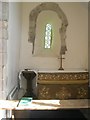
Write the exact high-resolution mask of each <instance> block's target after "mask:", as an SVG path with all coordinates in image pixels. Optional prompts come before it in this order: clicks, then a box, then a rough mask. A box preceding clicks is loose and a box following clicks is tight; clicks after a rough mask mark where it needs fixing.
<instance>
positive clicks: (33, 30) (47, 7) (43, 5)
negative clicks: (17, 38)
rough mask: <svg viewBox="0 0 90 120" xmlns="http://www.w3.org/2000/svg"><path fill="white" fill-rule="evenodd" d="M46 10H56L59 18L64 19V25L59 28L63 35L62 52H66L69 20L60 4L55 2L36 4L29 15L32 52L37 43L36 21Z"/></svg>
mask: <svg viewBox="0 0 90 120" xmlns="http://www.w3.org/2000/svg"><path fill="white" fill-rule="evenodd" d="M44 10H51V11H54V12H56V14H57V15H58V17H59V19H60V20H61V21H62V25H61V27H60V28H59V33H60V37H61V49H60V54H65V52H66V51H67V47H66V42H65V39H66V29H67V26H68V20H67V17H66V15H65V14H64V12H63V11H62V9H61V8H60V7H59V5H58V4H57V3H55V2H44V3H41V4H40V5H38V6H36V7H35V8H34V9H33V10H32V11H31V12H30V15H29V38H28V41H29V42H31V43H32V45H33V49H32V54H33V53H34V43H35V36H36V23H37V17H38V15H39V13H40V12H42V11H44Z"/></svg>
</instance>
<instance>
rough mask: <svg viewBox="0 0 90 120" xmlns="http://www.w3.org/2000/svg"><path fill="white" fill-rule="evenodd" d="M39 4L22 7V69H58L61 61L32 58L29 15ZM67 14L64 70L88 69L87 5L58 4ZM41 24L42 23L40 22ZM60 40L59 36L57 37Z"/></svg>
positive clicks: (25, 4) (48, 58)
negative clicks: (29, 40)
mask: <svg viewBox="0 0 90 120" xmlns="http://www.w3.org/2000/svg"><path fill="white" fill-rule="evenodd" d="M38 4H39V3H38V2H37V3H35V2H34V3H33V2H32V3H30V2H29V3H25V2H24V3H23V6H22V41H21V50H20V69H24V68H31V69H41V68H42V69H58V68H59V60H58V58H53V57H35V56H32V45H31V43H29V42H28V32H29V14H30V11H31V10H32V9H33V8H35V7H36V6H37V5H38ZM58 4H59V5H60V7H61V9H62V10H63V12H64V13H65V14H66V16H67V19H68V22H69V25H68V27H67V32H66V34H67V38H66V44H67V49H68V51H67V53H66V55H65V56H64V57H65V59H64V60H63V67H64V68H72V69H74V68H77V69H78V68H80V69H87V68H88V6H87V4H86V3H79V2H77V3H73V2H72V3H70V2H67V3H66V2H64V3H62V2H61V3H58ZM39 23H40V22H39ZM57 38H59V36H57Z"/></svg>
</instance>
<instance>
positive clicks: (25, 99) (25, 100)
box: [17, 97, 33, 107]
mask: <svg viewBox="0 0 90 120" xmlns="http://www.w3.org/2000/svg"><path fill="white" fill-rule="evenodd" d="M32 99H33V98H32V97H22V98H21V99H20V100H19V103H18V105H17V106H18V107H19V106H29V105H30V104H31V102H32Z"/></svg>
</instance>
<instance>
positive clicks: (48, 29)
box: [44, 24, 52, 48]
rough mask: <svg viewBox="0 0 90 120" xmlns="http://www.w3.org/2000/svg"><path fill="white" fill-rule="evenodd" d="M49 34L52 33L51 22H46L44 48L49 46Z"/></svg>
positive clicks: (50, 37)
mask: <svg viewBox="0 0 90 120" xmlns="http://www.w3.org/2000/svg"><path fill="white" fill-rule="evenodd" d="M51 35H52V26H51V24H46V28H45V42H44V43H45V44H44V48H51V41H52V36H51Z"/></svg>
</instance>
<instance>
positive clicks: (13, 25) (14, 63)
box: [6, 2, 21, 95]
mask: <svg viewBox="0 0 90 120" xmlns="http://www.w3.org/2000/svg"><path fill="white" fill-rule="evenodd" d="M8 31H9V33H8V34H9V39H8V42H7V53H8V55H7V88H6V89H7V95H8V93H9V92H10V91H11V90H12V89H13V88H14V86H15V85H17V81H18V70H19V59H20V41H21V3H14V2H12V3H10V2H9V23H8Z"/></svg>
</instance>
